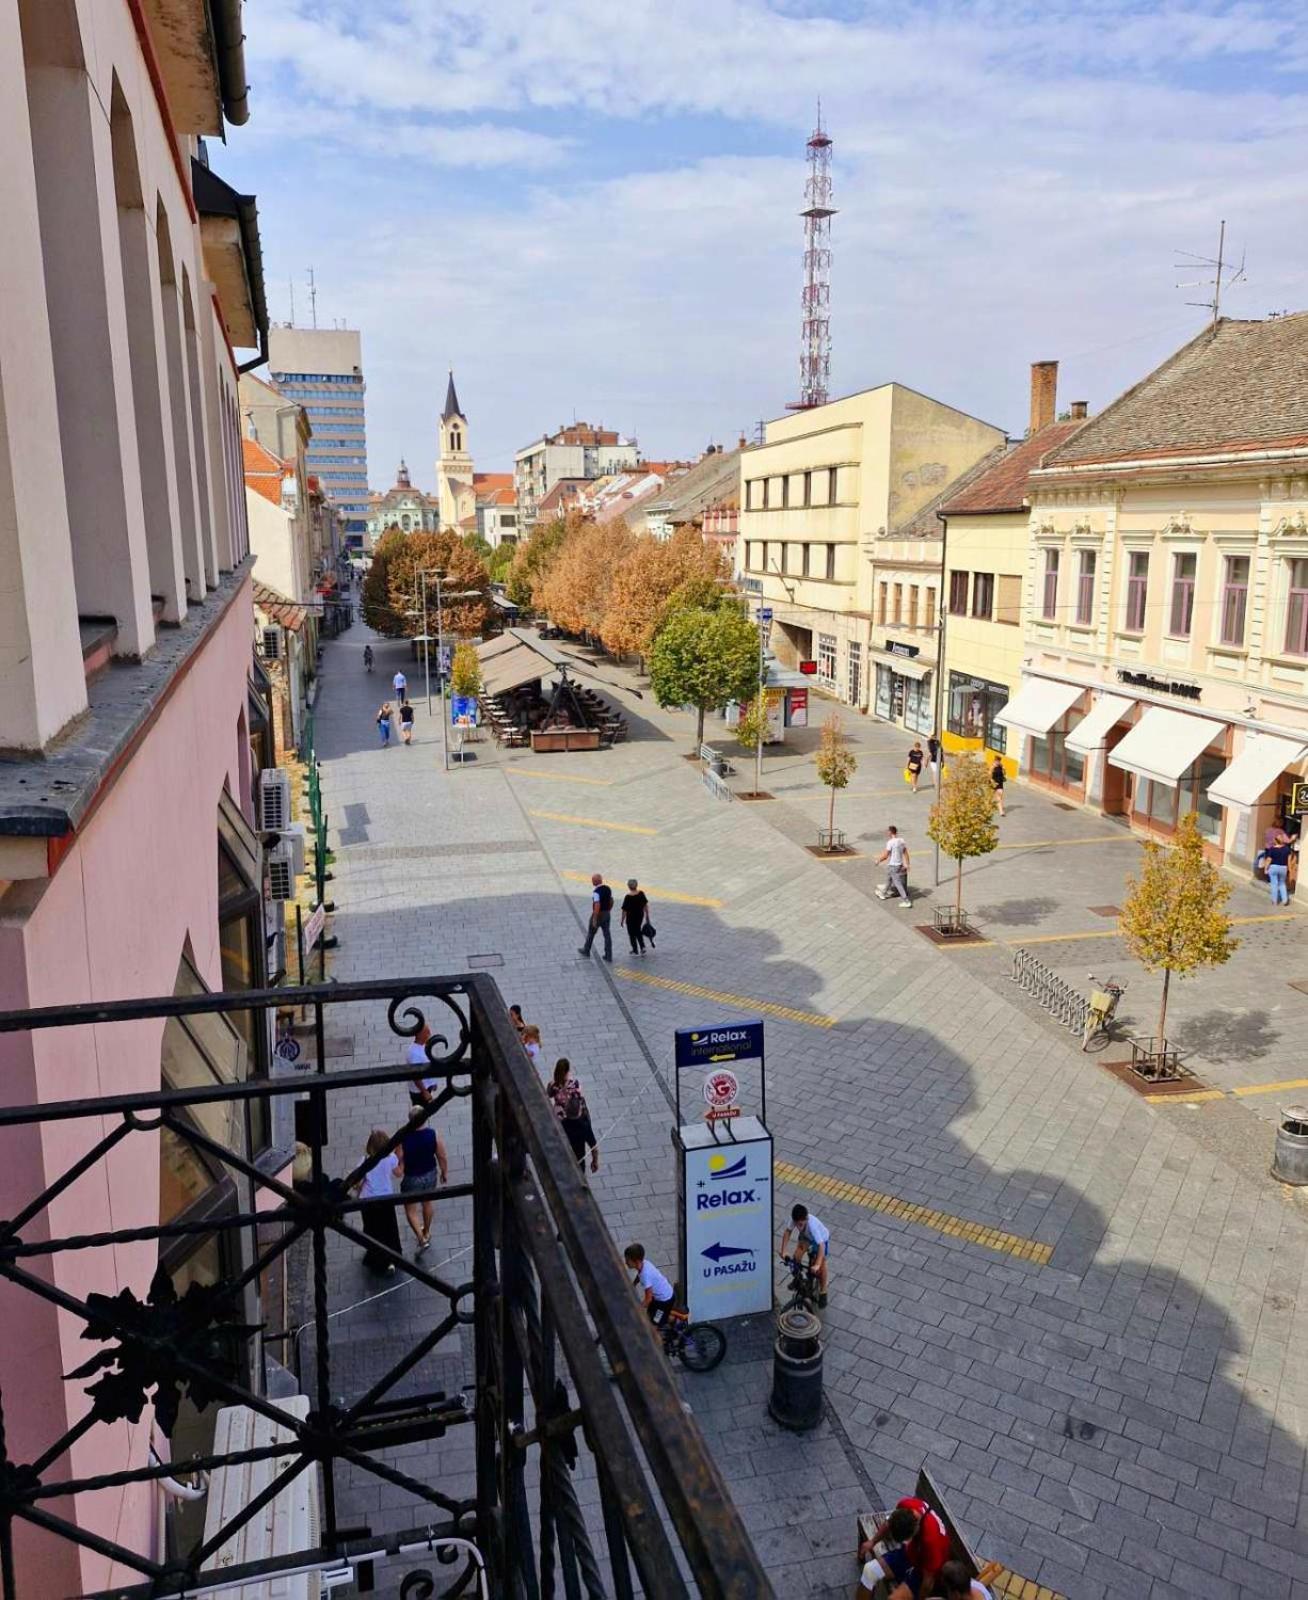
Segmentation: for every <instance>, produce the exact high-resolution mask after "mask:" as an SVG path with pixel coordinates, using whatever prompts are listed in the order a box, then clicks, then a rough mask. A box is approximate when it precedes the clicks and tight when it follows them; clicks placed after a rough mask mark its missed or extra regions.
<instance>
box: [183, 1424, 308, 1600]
mask: <svg viewBox="0 0 1308 1600" xmlns="http://www.w3.org/2000/svg"><path fill="white" fill-rule="evenodd" d="M276 1405H277V1408H278V1410H280V1411H284V1412H286V1413H287V1415H288V1416H290V1417H293V1418H295V1420H296V1421H298V1422H303V1421H304V1419H305V1418H306V1417H307V1416H308V1414H309V1401H308V1397H307V1396H306V1395H302V1394H297V1395H293V1396H292V1397H291V1398H290V1399H287V1400H278V1401H277V1402H276ZM294 1438H295V1435H294V1433H293V1432H292V1431H291V1429H290V1428H289V1427H279V1426H278V1425H277V1424H276V1423H274V1422H272V1421H271V1420H270V1419H269V1418H267V1417H264V1416H261V1415H260V1414H259V1413H258V1412H257V1411H252V1410H250V1408H249V1407H248V1406H224V1407H223V1408H222V1410H221V1411H219V1413H218V1416H217V1420H216V1422H215V1425H214V1439H213V1453H214V1454H215V1455H235V1454H237V1453H239V1452H241V1451H245V1450H259V1449H264V1448H266V1447H267V1446H268V1445H275V1444H281V1443H283V1442H284V1443H287V1444H291V1443H293V1441H294ZM293 1459H294V1452H293V1451H288V1452H287V1453H286V1455H284V1456H269V1457H268V1458H267V1459H266V1460H263V1461H245V1462H238V1463H237V1464H235V1465H234V1466H229V1467H218V1468H216V1469H215V1470H214V1472H213V1473H212V1474H211V1475H210V1478H209V1498H208V1503H207V1504H206V1506H205V1513H204V1537H205V1540H206V1541H208V1540H209V1539H212V1538H214V1536H215V1535H216V1534H217V1533H218V1532H219V1531H220V1530H221V1529H222V1528H223V1527H224V1525H225V1524H227V1523H229V1522H230V1521H231V1520H232V1518H233V1517H234V1516H236V1515H237V1513H238V1512H240V1511H243V1510H244V1509H245V1507H246V1506H248V1505H249V1504H250V1502H251V1501H252V1500H254V1499H255V1498H256V1497H257V1496H258V1495H259V1494H261V1493H262V1492H263V1490H264V1489H266V1488H267V1487H268V1485H269V1484H270V1483H271V1482H272V1480H273V1479H274V1478H275V1477H276V1476H277V1474H278V1473H279V1472H282V1471H284V1470H285V1468H287V1467H288V1466H290V1465H291V1462H292V1460H293ZM320 1470H321V1469H320V1468H319V1467H318V1466H317V1465H316V1464H315V1465H313V1466H308V1467H306V1468H305V1469H304V1471H303V1472H300V1473H298V1474H297V1475H296V1476H295V1477H294V1478H292V1479H291V1481H290V1483H288V1484H287V1485H286V1487H285V1488H284V1489H282V1490H281V1491H280V1493H278V1494H277V1495H276V1496H274V1498H273V1499H272V1500H270V1501H269V1503H268V1504H267V1505H266V1506H264V1508H263V1510H262V1511H260V1512H259V1514H258V1515H257V1516H254V1517H251V1519H250V1520H249V1522H247V1523H246V1524H245V1525H244V1527H241V1528H238V1529H237V1530H236V1532H235V1533H234V1534H233V1535H232V1536H231V1538H230V1539H228V1540H227V1541H226V1543H224V1544H221V1545H219V1547H218V1549H217V1550H215V1551H214V1553H213V1555H211V1556H210V1557H209V1559H208V1560H207V1561H206V1562H205V1564H204V1570H205V1571H206V1572H212V1573H215V1574H221V1573H222V1572H223V1571H224V1570H225V1569H227V1568H230V1567H237V1566H243V1565H245V1564H246V1563H248V1562H253V1561H267V1560H271V1559H273V1558H275V1557H277V1556H293V1555H299V1554H301V1553H304V1552H307V1551H310V1550H316V1549H318V1547H319V1545H320V1543H321V1540H322V1532H321V1529H322V1512H321V1501H320V1496H321V1489H320V1486H319V1472H320ZM325 1564H326V1563H325ZM223 1592H224V1595H225V1596H226V1597H227V1600H273V1597H274V1596H275V1597H276V1600H320V1597H321V1596H322V1594H323V1593H324V1590H323V1586H322V1583H321V1581H320V1578H319V1574H318V1573H316V1572H296V1573H288V1574H284V1575H281V1576H277V1577H270V1578H260V1579H255V1580H252V1581H251V1582H249V1583H242V1584H238V1585H237V1586H236V1587H235V1588H233V1589H227V1590H224V1591H223Z"/></svg>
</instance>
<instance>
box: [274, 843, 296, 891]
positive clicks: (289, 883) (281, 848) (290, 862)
mask: <svg viewBox="0 0 1308 1600" xmlns="http://www.w3.org/2000/svg"><path fill="white" fill-rule="evenodd" d="M295 878H296V873H295V858H294V856H293V854H292V852H291V847H290V845H289V844H287V843H285V842H284V841H283V842H282V843H280V844H275V845H274V846H273V847H272V849H271V850H270V851H269V852H268V893H269V895H270V896H271V898H272V899H274V900H294V899H295Z"/></svg>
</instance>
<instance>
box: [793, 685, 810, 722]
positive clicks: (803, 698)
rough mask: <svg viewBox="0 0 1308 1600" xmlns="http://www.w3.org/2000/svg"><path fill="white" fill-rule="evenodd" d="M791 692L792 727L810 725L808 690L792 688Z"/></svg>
mask: <svg viewBox="0 0 1308 1600" xmlns="http://www.w3.org/2000/svg"><path fill="white" fill-rule="evenodd" d="M789 693H790V726H791V727H792V728H807V727H808V690H807V689H791V690H790V691H789Z"/></svg>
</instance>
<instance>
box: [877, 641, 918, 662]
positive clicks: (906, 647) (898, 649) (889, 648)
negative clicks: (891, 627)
mask: <svg viewBox="0 0 1308 1600" xmlns="http://www.w3.org/2000/svg"><path fill="white" fill-rule="evenodd" d="M920 649H921V646H920V645H916V644H905V643H904V641H903V640H902V639H887V640H886V654H887V655H888V656H908V657H909V659H910V660H911V659H912V658H913V657H914V656H915V655H917V654H918V652H919V651H920Z"/></svg>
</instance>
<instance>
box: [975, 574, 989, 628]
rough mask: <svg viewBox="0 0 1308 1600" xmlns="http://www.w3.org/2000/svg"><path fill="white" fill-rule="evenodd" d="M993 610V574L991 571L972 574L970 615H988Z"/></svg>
mask: <svg viewBox="0 0 1308 1600" xmlns="http://www.w3.org/2000/svg"><path fill="white" fill-rule="evenodd" d="M994 610H995V575H994V573H993V572H974V573H973V574H972V615H973V616H974V617H990V616H993V615H994Z"/></svg>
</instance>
